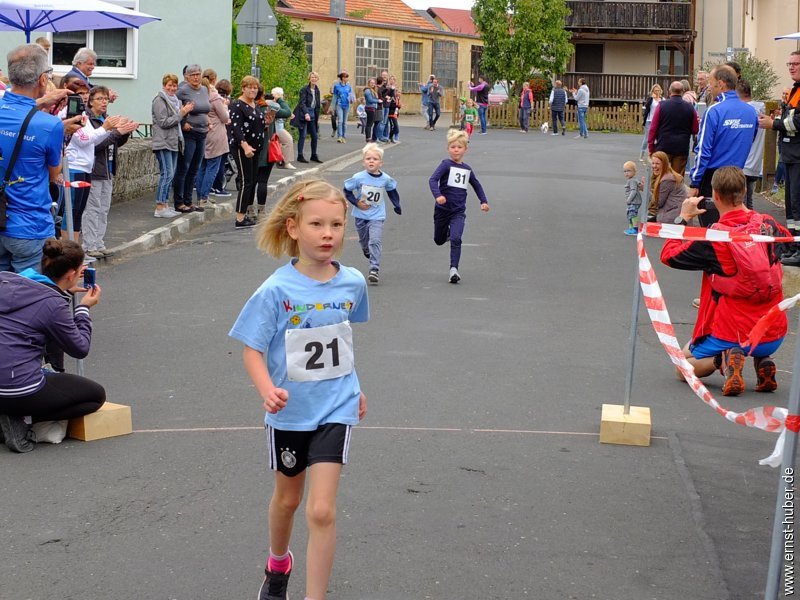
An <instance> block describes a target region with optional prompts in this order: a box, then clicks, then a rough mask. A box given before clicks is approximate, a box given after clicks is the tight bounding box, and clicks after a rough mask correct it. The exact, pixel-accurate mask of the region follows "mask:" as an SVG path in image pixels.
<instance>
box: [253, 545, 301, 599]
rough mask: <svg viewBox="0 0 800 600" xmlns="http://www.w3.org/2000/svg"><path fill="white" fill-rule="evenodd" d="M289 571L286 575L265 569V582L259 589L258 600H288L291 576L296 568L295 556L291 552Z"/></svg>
mask: <svg viewBox="0 0 800 600" xmlns="http://www.w3.org/2000/svg"><path fill="white" fill-rule="evenodd" d="M289 561H290V565H289V570H288V571H286V573H273V572H272V571H269V570H268V569H264V581H263V583H262V584H261V587H260V588H259V589H258V600H288V599H289V575H291V574H292V567H294V555H293V554H292V552H291V551H289Z"/></svg>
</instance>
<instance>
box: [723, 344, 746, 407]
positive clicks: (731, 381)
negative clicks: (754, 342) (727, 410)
mask: <svg viewBox="0 0 800 600" xmlns="http://www.w3.org/2000/svg"><path fill="white" fill-rule="evenodd" d="M744 362H745V355H744V352H743V351H742V349H741V348H739V347H736V348H731V349H730V350H726V351H725V352H723V353H722V369H723V373H724V375H725V383H724V384H722V395H723V396H738V395H739V394H741V393H742V392H743V391H744V377H743V376H742V369H744Z"/></svg>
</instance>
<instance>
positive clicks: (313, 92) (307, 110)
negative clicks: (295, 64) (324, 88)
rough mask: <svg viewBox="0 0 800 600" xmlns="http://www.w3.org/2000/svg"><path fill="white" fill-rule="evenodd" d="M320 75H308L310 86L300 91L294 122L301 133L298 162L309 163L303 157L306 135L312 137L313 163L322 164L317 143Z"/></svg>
mask: <svg viewBox="0 0 800 600" xmlns="http://www.w3.org/2000/svg"><path fill="white" fill-rule="evenodd" d="M318 81H319V75H318V74H317V73H316V72H315V71H311V73H309V74H308V85H305V86H303V88H302V89H301V90H300V99H299V100H298V101H297V106H295V107H294V117H292V121H293V122H294V123H295V127H297V130H298V131H299V132H300V134H299V137H298V140H297V162H299V163H307V162H308V161H307V160H306V158H305V157H304V156H303V149H304V147H305V143H306V134H308V135H310V136H311V162H315V163H321V162H322V161H321V160H320V158H319V156H318V155H317V141H318V138H319V111H320V95H319V86H318V85H317V82H318Z"/></svg>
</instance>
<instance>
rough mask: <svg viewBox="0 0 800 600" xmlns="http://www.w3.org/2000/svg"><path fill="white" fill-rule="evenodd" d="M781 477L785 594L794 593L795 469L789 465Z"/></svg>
mask: <svg viewBox="0 0 800 600" xmlns="http://www.w3.org/2000/svg"><path fill="white" fill-rule="evenodd" d="M781 478H782V479H783V480H784V482H785V487H784V491H783V594H784V596H786V597H788V596H792V595H794V469H793V468H792V467H787V468H786V469H785V470H784V472H783V475H781Z"/></svg>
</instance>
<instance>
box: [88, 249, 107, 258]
mask: <svg viewBox="0 0 800 600" xmlns="http://www.w3.org/2000/svg"><path fill="white" fill-rule="evenodd" d="M86 254H87V255H88V256H91V257H92V258H105V256H106V255H105V254H103V253H102V252H100V250H89V251H88V252H87V253H86Z"/></svg>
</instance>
